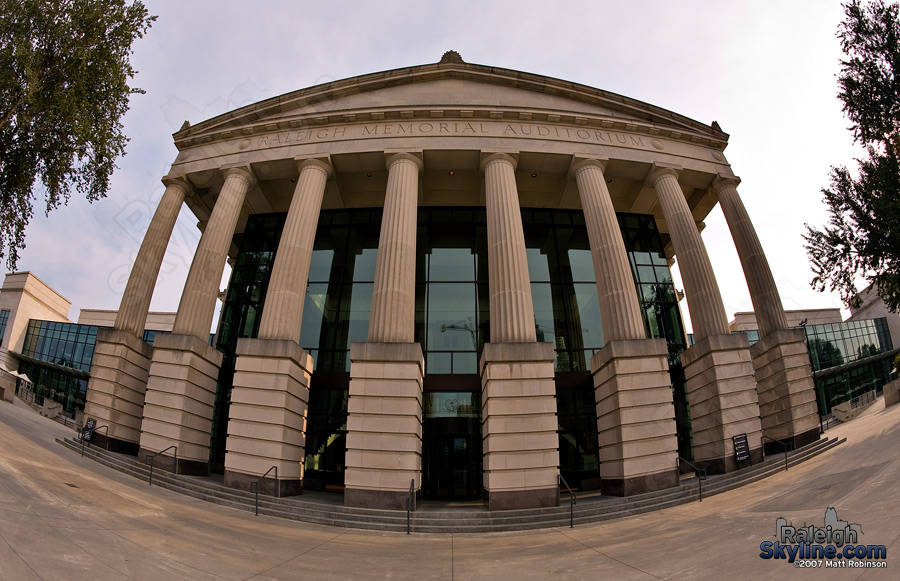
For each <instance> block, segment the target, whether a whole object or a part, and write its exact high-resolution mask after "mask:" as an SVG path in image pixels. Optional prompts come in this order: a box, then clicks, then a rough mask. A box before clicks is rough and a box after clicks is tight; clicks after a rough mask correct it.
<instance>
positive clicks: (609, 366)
mask: <svg viewBox="0 0 900 581" xmlns="http://www.w3.org/2000/svg"><path fill="white" fill-rule="evenodd" d="M605 169H606V163H605V160H600V159H577V158H576V163H575V164H574V165H573V167H572V171H571V173H573V174H574V175H575V179H576V181H577V183H578V193H579V195H580V196H581V207H582V208H583V210H584V218H585V223H586V225H587V231H588V239H589V241H590V244H591V256H592V257H593V261H594V272H595V273H597V277H596V278H597V295H598V297H599V301H600V314H601V319H602V321H603V338H604V346H603V349H601V350H600V351H599V352H597V353H596V354H595V355H594V356H593V357H592V358H591V374H592V376H593V379H594V398H595V400H596V403H597V439H598V444H599V449H600V454H599V456H600V477H601V479H602V483H601V487H602V490H603V492H604V494H614V495H620V496H630V495H633V494H640V493H644V492H649V491H653V490H660V489H663V488H669V487H672V486H675V485H676V484H677V483H678V473H677V470H676V458H677V455H678V454H677V450H678V439H677V436H676V428H675V408H674V405H673V403H672V390H671V388H670V380H669V364H668V359H667V355H668V349H667V348H666V342H665V340H663V339H647V338H646V335H645V331H644V323H643V318H642V317H641V311H640V304H639V302H638V297H637V289H636V288H635V285H634V277H633V275H632V273H631V266H630V265H629V263H628V255H627V252H626V250H625V242H624V241H623V240H622V232H621V229H620V228H619V222H618V220H617V219H616V212H615V209H614V208H613V205H612V200H611V199H610V197H609V190H608V189H607V188H606V178H605V176H604V175H603V171H604V170H605Z"/></svg>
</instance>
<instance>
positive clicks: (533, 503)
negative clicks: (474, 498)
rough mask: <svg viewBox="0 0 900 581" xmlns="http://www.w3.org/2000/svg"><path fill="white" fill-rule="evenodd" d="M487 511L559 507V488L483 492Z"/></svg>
mask: <svg viewBox="0 0 900 581" xmlns="http://www.w3.org/2000/svg"><path fill="white" fill-rule="evenodd" d="M484 498H485V500H486V501H487V505H488V510H518V509H523V508H547V507H549V506H559V487H558V486H554V487H553V488H543V489H537V490H507V491H495V492H490V491H488V490H487V489H485V491H484Z"/></svg>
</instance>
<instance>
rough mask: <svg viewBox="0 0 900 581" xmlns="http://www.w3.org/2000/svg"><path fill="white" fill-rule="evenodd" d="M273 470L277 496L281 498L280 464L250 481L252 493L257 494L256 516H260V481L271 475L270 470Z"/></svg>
mask: <svg viewBox="0 0 900 581" xmlns="http://www.w3.org/2000/svg"><path fill="white" fill-rule="evenodd" d="M272 470H274V471H275V498H281V495H280V494H279V490H278V466H272V467H271V468H269V469H268V470H266V473H265V474H263V475H262V476H260V477H259V478H258V479H257V480H256V482H251V483H250V493H251V494H255V495H256V516H259V483H260V482H262V481H263V479H264V478H265V477H266V476H268V475H269V472H271V471H272Z"/></svg>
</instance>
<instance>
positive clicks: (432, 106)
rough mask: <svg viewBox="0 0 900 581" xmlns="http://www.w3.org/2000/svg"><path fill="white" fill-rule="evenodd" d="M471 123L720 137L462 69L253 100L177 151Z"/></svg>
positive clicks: (207, 125)
mask: <svg viewBox="0 0 900 581" xmlns="http://www.w3.org/2000/svg"><path fill="white" fill-rule="evenodd" d="M434 117H446V118H474V119H479V118H481V119H505V120H516V121H520V120H528V121H534V122H543V123H569V124H577V125H587V126H596V127H606V128H609V127H627V128H629V129H630V130H633V131H639V132H646V133H649V134H652V135H662V136H668V137H670V138H673V139H685V140H690V141H693V142H695V143H698V142H699V143H706V144H708V145H711V146H713V147H716V148H724V147H725V145H726V144H727V141H728V134H726V133H724V132H722V131H721V130H720V129H719V128H718V127H717V126H709V125H705V124H703V123H699V122H697V121H694V120H692V119H689V118H687V117H684V116H681V115H678V114H677V113H673V112H671V111H667V110H665V109H662V108H659V107H656V106H654V105H650V104H647V103H643V102H641V101H637V100H635V99H630V98H628V97H624V96H622V95H617V94H615V93H610V92H608V91H603V90H601V89H595V88H592V87H588V86H585V85H579V84H576V83H571V82H567V81H562V80H560V79H555V78H552V77H544V76H541V75H534V74H530V73H522V72H519V71H513V70H509V69H498V68H495V67H486V66H483V65H473V64H468V63H459V62H451V63H439V64H434V65H421V66H417V67H410V68H405V69H395V70H391V71H384V72H380V73H372V74H368V75H363V76H359V77H353V78H349V79H344V80H340V81H334V82H331V83H326V84H323V85H317V86H314V87H310V88H307V89H301V90H298V91H294V92H291V93H286V94H284V95H281V96H278V97H274V98H271V99H267V100H264V101H260V102H258V103H254V104H252V105H248V106H246V107H242V108H240V109H236V110H234V111H231V112H228V113H225V114H223V115H219V116H218V117H215V118H213V119H210V120H208V121H203V122H201V123H198V124H196V125H193V126H189V127H185V128H183V129H182V130H180V131H178V132H177V133H176V134H175V135H174V138H175V143H176V145H178V147H179V148H180V149H181V148H184V147H190V146H192V145H194V144H199V143H209V142H213V141H218V140H222V139H230V138H233V137H235V136H238V135H248V136H249V135H254V134H262V133H267V132H272V131H278V130H284V129H296V128H300V127H315V126H325V125H333V124H341V123H349V122H369V121H372V122H377V121H384V120H392V119H398V120H399V119H410V118H420V119H421V118H434Z"/></svg>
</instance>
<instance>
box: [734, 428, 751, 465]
mask: <svg viewBox="0 0 900 581" xmlns="http://www.w3.org/2000/svg"><path fill="white" fill-rule="evenodd" d="M731 439H732V440H734V459H735V460H737V461H738V462H743V461H745V460H750V445H749V444H747V434H738V435H737V436H732V437H731Z"/></svg>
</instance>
